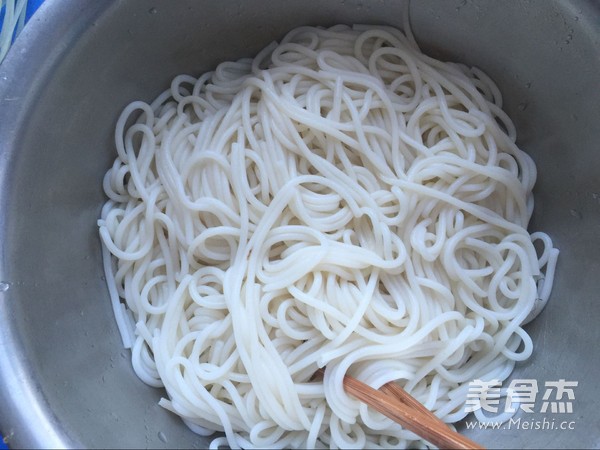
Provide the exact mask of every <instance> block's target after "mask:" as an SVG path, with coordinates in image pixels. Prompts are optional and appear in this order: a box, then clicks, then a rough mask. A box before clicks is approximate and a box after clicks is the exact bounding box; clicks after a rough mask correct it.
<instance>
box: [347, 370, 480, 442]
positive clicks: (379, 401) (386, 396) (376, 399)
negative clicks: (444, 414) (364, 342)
mask: <svg viewBox="0 0 600 450" xmlns="http://www.w3.org/2000/svg"><path fill="white" fill-rule="evenodd" d="M344 389H346V391H347V392H348V393H349V394H352V395H353V396H355V397H356V398H358V399H359V400H361V401H362V402H364V403H366V404H367V405H369V406H370V407H371V408H373V409H375V410H376V411H379V412H380V413H381V414H383V415H385V416H386V417H389V418H390V419H392V420H393V421H395V422H397V423H399V424H400V425H402V426H403V427H404V428H406V429H407V430H410V431H412V432H413V433H415V434H417V435H419V436H421V437H422V438H423V439H425V440H426V441H428V442H430V443H432V444H433V445H435V446H436V447H439V448H457V449H483V448H484V447H482V446H480V445H479V444H477V443H475V442H473V441H472V440H470V439H468V438H466V437H465V436H463V435H461V434H459V433H457V432H456V431H454V430H452V429H451V428H450V427H448V425H446V424H445V423H444V422H443V421H442V420H440V419H439V418H438V417H437V416H436V415H435V414H433V413H432V412H431V411H429V410H428V409H427V408H425V406H423V405H422V404H421V403H420V402H419V401H418V400H416V399H415V398H414V397H412V396H411V395H410V394H408V392H406V391H405V390H404V389H402V388H401V387H400V386H398V385H397V384H395V383H388V384H386V385H384V386H382V387H381V390H379V391H378V390H376V389H373V388H372V387H370V386H368V385H367V384H365V383H363V382H362V381H359V380H357V379H356V378H353V377H351V376H349V375H346V376H345V377H344Z"/></svg>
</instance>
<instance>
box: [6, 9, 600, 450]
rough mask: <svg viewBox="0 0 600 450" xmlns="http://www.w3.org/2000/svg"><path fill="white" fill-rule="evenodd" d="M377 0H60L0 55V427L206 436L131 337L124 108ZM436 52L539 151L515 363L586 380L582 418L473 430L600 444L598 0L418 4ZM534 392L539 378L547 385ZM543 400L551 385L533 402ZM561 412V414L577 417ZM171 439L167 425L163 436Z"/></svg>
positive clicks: (178, 440) (365, 18) (55, 441)
mask: <svg viewBox="0 0 600 450" xmlns="http://www.w3.org/2000/svg"><path fill="white" fill-rule="evenodd" d="M402 6H403V4H402V2H399V1H393V0H389V1H385V0H381V1H380V0H328V1H318V0H309V1H293V0H283V1H277V2H272V1H269V0H252V1H242V0H227V1H220V2H211V1H208V0H203V1H191V0H190V1H186V0H174V1H170V2H168V3H167V2H158V1H156V2H155V1H148V0H129V1H118V0H111V1H103V2H98V1H95V0H79V1H78V2H72V1H69V0H48V1H46V2H45V3H44V5H43V6H42V8H41V9H40V10H39V11H38V13H37V14H36V16H35V17H34V18H33V20H32V22H30V24H29V25H28V27H27V28H26V29H25V31H24V32H23V33H22V35H21V37H20V38H19V39H18V41H17V42H16V44H15V45H14V47H13V49H12V50H11V53H10V54H9V55H8V57H7V59H6V60H5V62H4V63H3V64H2V66H0V145H1V147H0V207H1V208H2V209H1V210H0V282H4V283H6V284H7V286H8V289H7V290H3V288H4V287H6V285H0V287H2V289H0V405H1V409H0V431H1V432H2V433H3V434H4V436H7V437H8V439H9V445H11V446H13V447H15V448H16V447H121V448H123V447H138V448H139V447H153V448H154V447H155V448H160V447H169V448H172V447H187V448H190V447H204V446H205V445H206V443H207V441H206V440H205V439H203V438H200V437H198V436H196V435H194V434H193V433H191V432H190V431H189V430H187V428H186V427H185V426H184V425H182V424H181V423H180V421H179V420H178V419H177V418H175V417H173V416H172V415H170V414H169V413H168V412H166V411H165V410H163V409H162V408H160V407H159V406H158V405H157V404H156V403H157V401H158V399H159V398H160V396H161V395H162V394H161V392H160V391H159V390H156V389H152V388H149V387H147V386H145V385H144V384H143V383H142V382H141V381H139V380H138V379H137V378H136V377H135V375H134V374H133V371H132V370H131V367H130V363H129V360H128V355H127V353H126V352H125V351H123V350H122V349H121V347H120V339H119V337H118V334H117V328H116V326H115V323H114V320H113V318H112V311H111V308H110V304H109V301H108V294H107V291H106V287H105V284H104V280H103V274H102V268H101V259H100V248H99V240H98V237H97V228H96V219H97V217H98V215H99V211H100V207H101V204H102V203H103V201H104V197H103V194H102V190H101V180H102V176H103V174H104V172H105V171H106V170H107V168H108V166H109V164H110V163H111V161H112V160H113V159H114V157H115V150H114V148H113V144H112V133H113V127H114V123H115V121H116V118H117V116H118V114H119V113H120V111H121V109H122V108H123V107H124V106H125V105H126V104H127V103H128V102H130V101H131V100H134V99H138V98H141V99H145V100H150V99H152V98H153V97H154V96H156V94H157V93H159V92H160V91H161V90H162V89H163V88H165V86H166V85H167V83H168V82H169V81H170V79H171V78H172V77H173V76H174V75H176V74H178V73H183V72H187V73H190V74H199V73H201V72H203V71H205V70H208V69H210V68H212V67H214V66H215V65H216V63H217V62H219V61H222V60H226V59H232V58H238V57H242V56H251V55H253V54H255V53H256V52H257V51H258V50H259V49H260V48H261V47H262V46H264V45H265V44H267V43H268V42H270V41H271V40H273V39H276V38H279V37H281V36H282V35H283V33H285V31H287V30H289V29H291V28H293V27H295V26H298V25H302V24H322V25H331V24H334V23H340V22H345V23H356V22H363V23H387V24H392V25H400V24H401V18H402V10H403V8H402ZM410 17H411V21H412V24H413V28H414V31H415V34H416V37H417V39H418V40H419V41H420V42H421V43H422V45H423V47H424V49H426V50H428V51H429V52H430V53H431V54H433V55H434V56H438V57H442V58H449V59H454V60H459V61H462V62H465V63H469V64H475V65H477V66H479V67H481V68H482V69H484V70H485V71H487V72H488V74H489V75H491V76H492V78H494V79H495V80H496V81H497V82H498V84H499V86H500V88H501V90H502V92H503V93H504V96H505V109H506V110H507V112H508V113H509V115H510V116H511V117H512V118H513V119H514V121H515V123H516V126H517V130H518V131H519V143H520V145H521V146H522V147H523V148H525V149H526V150H527V151H528V152H529V153H530V154H531V155H532V156H533V158H534V159H535V160H536V162H537V166H538V170H539V181H538V184H537V187H536V205H537V206H536V210H535V214H534V219H533V222H532V229H540V230H544V231H546V232H548V233H549V234H550V235H551V236H552V237H553V238H554V240H555V242H556V245H557V246H558V247H559V248H560V250H561V256H560V259H559V266H558V272H557V279H556V284H555V288H554V292H553V295H552V297H551V299H550V303H549V305H548V306H547V309H546V310H545V311H544V313H543V314H542V315H541V316H540V317H539V318H538V319H537V320H536V321H534V322H533V323H532V324H531V326H529V328H528V329H529V331H530V333H531V335H532V337H533V340H534V344H535V353H534V356H533V357H532V359H531V360H529V361H528V362H527V363H525V364H523V365H521V366H519V368H518V369H517V371H516V372H515V376H516V377H519V378H533V379H536V380H538V382H539V383H541V384H542V385H543V383H544V381H552V380H558V379H561V378H562V379H566V380H575V381H578V382H579V387H578V388H577V389H576V391H575V395H576V398H575V400H574V404H573V413H572V414H568V415H567V414H562V415H561V414H554V415H546V416H544V415H543V414H539V413H534V414H526V413H522V414H521V416H520V417H523V420H532V419H535V420H541V419H542V418H543V417H547V418H550V419H555V420H557V421H562V420H569V421H575V430H562V431H561V430H516V429H511V430H487V431H467V433H468V434H469V436H470V437H471V438H472V439H474V440H476V441H479V442H481V443H482V444H484V445H486V446H488V447H508V448H516V447H530V448H534V447H535V448H543V447H555V448H556V447H557V448H569V447H579V448H590V447H596V448H597V447H599V446H600V421H599V419H598V417H599V416H598V414H597V405H596V403H597V393H598V387H597V385H596V375H597V373H598V370H599V369H600V359H599V358H598V351H597V349H596V345H597V343H598V342H600V327H598V325H597V319H598V317H600V302H599V300H600V299H599V297H598V296H599V294H598V293H599V292H600V276H599V274H600V225H599V224H600V176H599V175H598V174H599V173H600V148H599V144H598V143H599V142H600V127H599V126H598V120H599V119H600V89H598V87H599V85H598V76H599V74H600V4H598V3H597V2H593V1H589V2H587V1H571V2H567V1H558V0H557V1H545V0H535V1H525V0H520V1H511V2H496V1H494V0H481V1H465V0H462V1H444V0H438V1H433V0H427V1H418V2H413V3H412V4H411V7H410ZM540 395H541V394H540ZM538 405H539V402H538ZM567 416H568V417H567ZM165 441H166V442H165Z"/></svg>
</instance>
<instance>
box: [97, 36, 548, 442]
mask: <svg viewBox="0 0 600 450" xmlns="http://www.w3.org/2000/svg"><path fill="white" fill-rule="evenodd" d="M501 107H502V99H501V95H500V92H499V91H498V89H497V87H496V86H495V85H494V83H493V82H492V81H491V80H490V79H489V78H488V77H487V76H486V75H485V74H483V73H482V72H481V71H480V70H477V69H475V68H468V67H466V66H463V65H460V64H453V63H443V62H440V61H437V60H434V59H432V58H429V57H427V56H425V55H424V54H422V53H421V52H420V51H419V49H418V47H417V46H416V44H415V43H414V42H413V41H412V40H409V39H407V38H406V37H405V35H404V34H402V32H400V31H398V30H396V29H393V28H388V27H371V26H355V27H353V28H350V27H347V26H336V27H333V28H329V29H321V28H312V27H303V28H298V29H296V30H294V31H292V32H290V33H289V34H288V35H287V36H286V37H285V38H284V39H283V40H282V41H281V43H279V44H272V45H270V46H268V47H267V48H266V49H265V50H264V51H262V52H261V53H260V54H259V55H258V56H257V57H256V58H255V59H254V60H251V59H243V60H240V61H237V62H227V63H223V64H221V65H219V66H218V67H217V69H216V70H215V71H214V72H211V73H207V74H205V75H202V76H201V77H200V78H194V77H191V76H188V75H181V76H178V77H176V78H175V79H174V80H173V82H172V84H171V87H170V89H168V90H167V91H165V92H164V93H163V94H161V95H160V96H159V97H158V98H157V99H156V100H155V101H154V102H153V103H151V104H150V105H148V104H146V103H143V102H134V103H132V104H130V105H129V106H128V107H127V108H126V109H125V110H124V112H123V114H122V115H121V117H120V118H119V120H118V123H117V127H116V135H115V136H116V146H117V152H118V157H117V159H116V160H115V162H114V165H113V166H112V168H111V169H110V170H109V171H108V173H107V174H106V176H105V179H104V189H105V191H106V194H107V195H108V197H109V198H110V200H109V202H108V203H107V205H106V207H105V208H104V209H103V211H102V217H101V219H100V220H99V226H100V235H101V237H102V242H103V245H105V246H106V248H107V249H108V250H109V251H110V253H111V254H112V255H113V256H114V258H113V259H114V261H116V264H115V265H114V268H113V264H111V261H110V256H109V253H108V252H105V262H106V264H105V268H106V272H107V274H106V275H107V281H108V284H109V288H110V289H111V296H112V300H113V307H114V309H115V315H116V317H117V322H118V325H119V329H120V331H121V334H122V336H123V342H124V344H125V345H126V346H128V347H132V354H133V358H132V360H133V366H134V369H135V371H136V373H137V374H138V375H139V377H140V378H141V379H142V380H144V381H145V382H146V383H148V384H150V385H152V386H163V385H164V387H165V388H166V391H167V393H168V396H169V399H163V400H162V401H161V405H163V406H164V407H165V408H167V409H169V410H171V411H173V412H175V413H176V414H178V415H180V416H181V417H182V418H183V419H184V420H185V422H186V423H187V424H188V425H189V426H190V427H191V428H192V429H194V430H195V431H197V432H199V433H202V434H207V433H210V432H211V431H213V430H217V431H224V432H225V438H218V439H216V440H215V441H213V446H218V445H223V444H225V443H227V444H228V445H230V446H231V447H245V448H246V447H261V448H266V447H305V448H306V447H309V448H310V447H323V446H331V447H342V448H345V447H369V448H376V447H393V448H397V447H404V446H407V445H423V443H422V442H421V443H420V444H419V442H418V441H417V442H414V441H415V440H417V438H416V436H415V435H414V434H412V433H410V432H407V431H405V430H403V429H402V428H401V427H400V426H399V425H397V424H395V423H393V422H392V421H391V420H389V419H387V418H385V417H384V416H382V415H380V414H379V413H376V412H374V411H372V410H370V409H368V408H367V407H366V406H365V405H364V404H361V403H360V402H359V401H357V400H356V399H355V398H353V397H351V396H349V395H347V394H346V393H345V392H344V391H343V387H342V377H343V376H344V374H346V373H351V374H352V375H354V376H356V377H357V378H359V379H361V380H363V381H365V382H367V383H368V384H370V385H371V386H373V387H375V388H377V387H380V386H381V385H383V384H384V383H387V382H390V381H397V382H399V383H400V384H401V385H403V386H404V387H405V389H406V390H407V391H409V392H410V393H411V394H412V395H413V396H415V397H416V398H417V399H419V400H420V401H421V402H423V403H424V404H425V406H426V407H427V408H429V409H431V410H432V411H434V412H435V413H436V414H437V415H438V416H439V417H441V418H442V419H444V420H445V421H447V422H455V421H458V420H460V419H462V418H463V417H464V416H465V414H466V413H465V408H464V404H465V401H466V394H467V388H468V382H469V381H471V380H473V379H475V378H481V379H491V378H499V379H501V380H503V379H506V378H507V377H508V376H509V375H510V373H511V371H512V369H513V367H514V364H515V362H516V361H522V360H525V359H527V358H528V357H529V356H530V355H531V353H532V342H531V339H530V338H529V336H528V335H527V333H526V332H525V331H524V330H523V329H522V328H521V325H522V324H523V323H524V321H525V320H526V318H527V319H528V320H530V319H531V318H532V317H531V316H529V315H530V312H531V311H532V309H533V307H534V303H536V299H537V298H538V297H539V299H540V300H539V301H538V303H540V306H541V307H543V304H545V302H546V301H547V299H548V296H549V294H550V289H551V286H552V278H553V274H554V267H555V263H556V257H557V255H558V251H557V250H556V249H554V248H552V242H551V240H550V238H549V237H548V236H547V235H545V234H543V233H536V234H535V235H530V234H529V233H528V232H527V224H528V222H529V219H530V216H531V213H532V210H533V198H532V194H531V190H532V187H533V185H534V183H535V179H536V169H535V165H534V163H533V161H532V160H531V158H530V157H529V156H528V155H526V154H525V153H524V152H522V151H521V150H520V149H519V148H518V147H517V146H516V145H515V139H516V133H515V129H514V126H513V124H512V122H511V121H510V119H509V118H508V117H507V116H506V114H505V113H503V112H502V110H501ZM532 239H534V240H539V241H540V243H541V244H542V246H543V250H542V251H541V252H540V255H538V254H537V252H536V249H535V248H534V245H533V243H532ZM546 267H548V269H547V270H546V269H545V268H546ZM113 272H114V278H113ZM543 272H545V274H546V276H545V278H543V277H542V274H543ZM542 278H543V280H542ZM538 280H540V286H539V287H538V286H537V285H536V283H537V282H538ZM120 299H122V301H124V302H125V303H126V305H127V310H129V311H131V312H132V313H133V317H134V318H135V330H133V326H132V325H131V323H132V321H131V320H130V318H129V317H128V316H127V314H126V309H125V308H123V306H122V304H121V300H120ZM541 307H538V308H537V310H536V311H537V312H539V310H541ZM528 316H529V317H528ZM323 366H327V367H326V371H325V376H324V379H323V380H322V381H321V380H313V379H312V376H313V374H314V372H315V371H316V369H317V368H319V367H323Z"/></svg>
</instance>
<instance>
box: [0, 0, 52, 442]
mask: <svg viewBox="0 0 600 450" xmlns="http://www.w3.org/2000/svg"><path fill="white" fill-rule="evenodd" d="M42 3H44V0H28V2H27V8H26V10H25V23H27V21H28V20H29V19H30V18H31V16H32V15H33V13H34V12H36V10H37V9H38V8H39V7H40V5H41V4H42ZM5 9H6V8H5V7H2V9H0V30H1V29H2V22H3V21H4V10H5ZM15 37H16V36H13V40H14V38H15ZM0 445H1V444H0ZM0 448H2V447H0Z"/></svg>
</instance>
